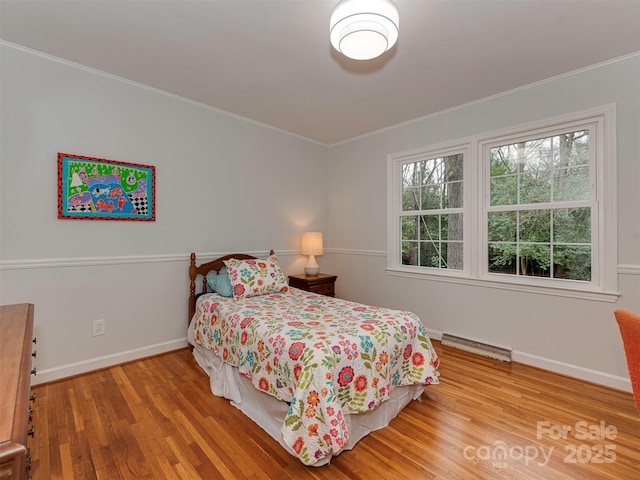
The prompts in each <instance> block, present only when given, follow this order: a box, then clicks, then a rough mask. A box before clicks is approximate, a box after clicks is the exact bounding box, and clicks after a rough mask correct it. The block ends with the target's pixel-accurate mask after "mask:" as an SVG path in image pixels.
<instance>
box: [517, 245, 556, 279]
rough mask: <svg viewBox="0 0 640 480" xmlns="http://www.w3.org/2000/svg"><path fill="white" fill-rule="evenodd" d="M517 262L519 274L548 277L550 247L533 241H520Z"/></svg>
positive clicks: (549, 272) (549, 274) (549, 271)
mask: <svg viewBox="0 0 640 480" xmlns="http://www.w3.org/2000/svg"><path fill="white" fill-rule="evenodd" d="M519 262H520V264H519V268H520V272H519V273H520V275H524V276H529V277H550V276H551V270H550V268H549V267H550V265H551V247H550V246H549V245H540V244H535V243H521V244H520V249H519Z"/></svg>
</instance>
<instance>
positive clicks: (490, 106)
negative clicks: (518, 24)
mask: <svg viewBox="0 0 640 480" xmlns="http://www.w3.org/2000/svg"><path fill="white" fill-rule="evenodd" d="M433 94H437V92H425V95H433ZM609 103H616V105H617V135H618V141H617V153H618V184H617V189H618V242H619V249H618V252H619V253H618V259H615V258H611V259H609V261H611V262H615V263H617V264H618V266H619V267H618V271H619V276H618V284H619V285H618V289H619V292H620V293H621V296H620V297H619V300H618V301H617V302H616V303H607V302H599V301H592V300H577V299H569V298H562V297H547V296H543V295H539V294H527V293H518V292H513V291H506V290H497V289H492V288H487V287H477V286H468V285H460V284H454V283H443V282H438V281H433V280H420V279H411V278H402V277H397V276H390V275H388V274H387V273H386V272H385V267H386V238H387V225H386V219H387V205H386V199H387V196H386V187H387V178H386V162H387V154H389V153H396V152H401V151H405V150H409V149H414V148H418V147H423V146H428V145H431V144H437V143H440V142H444V141H447V140H452V139H456V138H461V137H465V136H468V135H472V134H480V133H483V132H489V131H492V130H496V129H500V128H505V127H509V126H513V125H517V124H523V123H527V122H532V121H535V120H539V119H544V118H549V117H554V116H558V115H561V114H566V113H571V112H577V111H582V110H586V109H589V108H593V107H598V106H602V105H606V104H609ZM639 134H640V57H639V56H635V57H630V58H626V59H621V60H620V61H617V62H613V63H610V64H606V65H604V64H603V65H600V66H597V67H594V68H591V69H588V70H584V71H581V72H575V73H574V74H572V75H568V76H564V77H560V78H557V79H553V80H551V81H548V82H544V83H540V84H536V85H533V86H530V87H529V88H523V89H519V90H517V91H513V92H508V93H506V94H503V95H500V96H496V97H493V98H489V99H485V100H484V101H481V102H476V103H474V104H469V105H466V106H463V107H461V108H458V109H454V110H450V111H448V112H442V113H441V114H438V115H433V116H430V117H425V118H423V119H419V120H416V121H414V122H409V123H406V124H403V125H399V126H396V127H395V128H391V129H386V130H383V131H380V132H376V133H374V134H371V135H367V136H364V137H361V138H358V139H353V140H351V141H349V142H345V143H342V144H339V145H335V146H333V147H331V148H330V151H329V159H330V169H331V234H332V243H331V246H332V249H333V251H334V256H335V258H334V260H333V262H332V264H333V266H334V273H336V274H337V275H339V279H338V283H337V287H336V288H337V291H338V294H339V295H341V296H345V297H348V298H351V299H354V300H358V301H363V302H365V303H373V304H378V305H383V306H389V307H394V308H403V309H409V310H413V311H414V312H416V313H417V314H418V315H419V316H420V317H421V318H422V319H423V321H424V322H425V324H426V325H427V327H428V328H429V329H430V330H431V331H432V332H433V333H434V334H435V335H434V336H437V335H438V334H439V333H441V332H443V331H447V332H450V333H455V334H459V335H463V336H466V337H470V338H475V339H479V340H483V341H485V342H488V343H493V344H499V345H506V346H511V347H513V349H514V358H515V359H517V360H519V361H522V362H525V363H530V364H534V365H538V366H542V367H544V368H549V369H552V370H556V371H559V372H562V373H566V374H570V375H575V376H578V377H581V378H586V379H589V380H593V381H597V382H601V383H605V384H608V385H611V386H614V387H617V388H623V389H627V390H629V389H630V386H629V382H628V373H627V369H626V361H625V357H624V352H623V349H622V341H621V339H620V335H619V332H618V329H617V324H616V322H615V320H614V317H613V311H614V310H615V309H616V308H625V309H629V310H632V311H637V312H640V215H638V211H639V210H640V193H639V192H640V189H639V188H638V185H640V147H639V144H638V138H640V135H639Z"/></svg>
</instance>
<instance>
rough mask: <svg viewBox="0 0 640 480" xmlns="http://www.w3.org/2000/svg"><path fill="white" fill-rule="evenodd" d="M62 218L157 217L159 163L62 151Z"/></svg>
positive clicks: (59, 206) (60, 157)
mask: <svg viewBox="0 0 640 480" xmlns="http://www.w3.org/2000/svg"><path fill="white" fill-rule="evenodd" d="M58 218H63V219H77V220H133V221H146V222H153V221H155V219H156V167H152V166H148V165H138V164H136V163H127V162H119V161H116V160H105V159H103V158H93V157H84V156H81V155H71V154H68V153H58Z"/></svg>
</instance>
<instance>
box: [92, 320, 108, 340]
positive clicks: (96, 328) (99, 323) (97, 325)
mask: <svg viewBox="0 0 640 480" xmlns="http://www.w3.org/2000/svg"><path fill="white" fill-rule="evenodd" d="M104 332H105V329H104V318H101V319H100V320H94V321H93V336H94V337H97V336H98V335H104Z"/></svg>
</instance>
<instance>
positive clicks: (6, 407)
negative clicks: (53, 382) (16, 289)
mask: <svg viewBox="0 0 640 480" xmlns="http://www.w3.org/2000/svg"><path fill="white" fill-rule="evenodd" d="M33 344H35V338H33V305H32V304H30V303H23V304H19V305H3V306H0V366H2V368H0V480H9V479H11V480H13V479H27V478H30V477H29V470H30V469H31V456H30V455H29V448H28V447H27V437H28V436H29V435H33V432H34V430H33V427H31V430H28V429H29V423H30V421H31V413H32V412H31V408H30V406H29V401H30V397H29V391H30V388H31V375H32V374H33V375H35V369H33V370H32V369H31V358H32V357H35V352H33V353H32V351H31V348H32V345H33Z"/></svg>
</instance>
